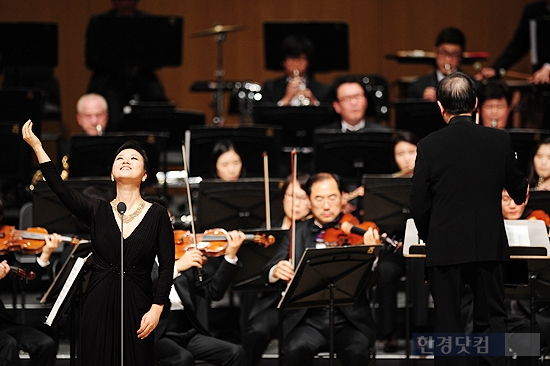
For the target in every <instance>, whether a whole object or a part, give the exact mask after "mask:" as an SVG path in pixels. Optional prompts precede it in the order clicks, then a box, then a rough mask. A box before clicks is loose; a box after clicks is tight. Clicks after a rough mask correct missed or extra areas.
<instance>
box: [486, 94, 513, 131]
mask: <svg viewBox="0 0 550 366" xmlns="http://www.w3.org/2000/svg"><path fill="white" fill-rule="evenodd" d="M509 115H510V106H509V105H508V102H507V101H506V98H504V97H502V98H500V99H487V100H486V101H485V102H483V105H482V106H481V119H482V123H483V125H484V126H487V127H494V128H501V129H502V128H505V127H506V124H507V123H508V116H509Z"/></svg>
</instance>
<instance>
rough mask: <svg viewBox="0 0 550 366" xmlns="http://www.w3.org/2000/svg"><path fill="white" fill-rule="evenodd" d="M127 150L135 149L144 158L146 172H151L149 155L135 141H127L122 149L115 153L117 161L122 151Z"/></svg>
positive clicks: (121, 146)
mask: <svg viewBox="0 0 550 366" xmlns="http://www.w3.org/2000/svg"><path fill="white" fill-rule="evenodd" d="M126 149H134V150H136V151H137V152H138V153H139V154H140V155H141V156H142V157H143V168H144V169H145V171H146V172H148V171H149V158H148V157H147V153H146V152H145V149H144V148H143V147H142V146H141V144H140V143H139V142H137V141H135V140H130V141H126V142H125V143H123V144H122V145H120V147H119V148H118V150H117V151H116V153H115V157H114V158H115V159H116V157H117V156H118V154H120V152H121V151H122V150H126Z"/></svg>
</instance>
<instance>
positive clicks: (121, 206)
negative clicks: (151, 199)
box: [116, 202, 126, 215]
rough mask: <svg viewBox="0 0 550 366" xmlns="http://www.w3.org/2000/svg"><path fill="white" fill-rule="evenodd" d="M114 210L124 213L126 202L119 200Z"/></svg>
mask: <svg viewBox="0 0 550 366" xmlns="http://www.w3.org/2000/svg"><path fill="white" fill-rule="evenodd" d="M116 210H117V211H118V213H119V214H121V215H124V213H125V212H126V204H125V203H124V202H119V203H118V205H116Z"/></svg>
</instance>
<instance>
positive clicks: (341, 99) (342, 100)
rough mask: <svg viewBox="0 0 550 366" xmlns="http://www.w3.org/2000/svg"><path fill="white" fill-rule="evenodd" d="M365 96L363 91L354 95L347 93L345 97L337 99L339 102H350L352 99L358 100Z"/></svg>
mask: <svg viewBox="0 0 550 366" xmlns="http://www.w3.org/2000/svg"><path fill="white" fill-rule="evenodd" d="M364 97H365V94H364V93H360V94H355V95H349V96H347V97H342V98H339V99H338V101H339V102H340V103H351V102H352V101H353V102H357V101H359V100H360V99H363V98H364Z"/></svg>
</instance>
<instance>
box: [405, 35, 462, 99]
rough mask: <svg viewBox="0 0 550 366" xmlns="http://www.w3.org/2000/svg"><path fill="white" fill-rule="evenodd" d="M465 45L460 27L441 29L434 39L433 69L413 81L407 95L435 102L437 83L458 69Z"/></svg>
mask: <svg viewBox="0 0 550 366" xmlns="http://www.w3.org/2000/svg"><path fill="white" fill-rule="evenodd" d="M465 47H466V37H465V36H464V33H462V31H461V30H460V29H458V28H454V27H449V28H445V29H443V30H441V32H439V34H438V35H437V38H436V40H435V46H434V53H435V69H434V71H432V72H431V73H429V74H427V75H424V76H421V77H419V78H418V79H417V80H416V81H415V82H413V83H412V84H411V85H410V86H409V89H408V91H407V97H408V98H415V99H424V100H427V101H430V102H435V101H436V96H435V88H436V87H437V83H438V82H439V81H440V80H441V79H443V78H444V77H445V76H447V75H449V74H450V73H453V72H455V71H459V69H460V62H461V61H462V52H464V49H465Z"/></svg>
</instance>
